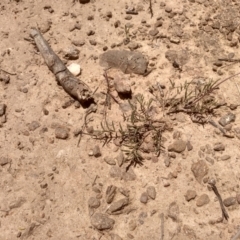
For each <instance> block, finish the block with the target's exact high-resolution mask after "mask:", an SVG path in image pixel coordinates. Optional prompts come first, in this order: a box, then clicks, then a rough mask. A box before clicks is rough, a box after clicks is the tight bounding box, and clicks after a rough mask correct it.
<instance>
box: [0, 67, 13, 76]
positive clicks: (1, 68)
mask: <svg viewBox="0 0 240 240" xmlns="http://www.w3.org/2000/svg"><path fill="white" fill-rule="evenodd" d="M0 70H1V71H2V72H5V73H7V74H9V75H12V76H13V75H17V74H16V73H11V72H8V71H6V70H4V69H2V68H0Z"/></svg>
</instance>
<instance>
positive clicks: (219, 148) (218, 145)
mask: <svg viewBox="0 0 240 240" xmlns="http://www.w3.org/2000/svg"><path fill="white" fill-rule="evenodd" d="M213 149H214V151H224V150H225V146H224V145H223V143H221V142H220V143H215V144H214V146H213Z"/></svg>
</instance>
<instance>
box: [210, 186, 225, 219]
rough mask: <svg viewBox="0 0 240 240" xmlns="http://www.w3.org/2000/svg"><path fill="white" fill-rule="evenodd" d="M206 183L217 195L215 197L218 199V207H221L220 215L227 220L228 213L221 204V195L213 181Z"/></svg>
mask: <svg viewBox="0 0 240 240" xmlns="http://www.w3.org/2000/svg"><path fill="white" fill-rule="evenodd" d="M208 184H209V185H210V186H211V188H212V190H213V192H214V193H215V194H216V196H217V198H218V201H219V203H220V207H221V210H222V217H223V218H225V219H226V220H228V218H229V215H228V213H227V211H226V209H225V207H224V205H223V201H222V197H221V195H220V194H219V192H218V190H217V187H216V185H215V183H213V182H209V183H208Z"/></svg>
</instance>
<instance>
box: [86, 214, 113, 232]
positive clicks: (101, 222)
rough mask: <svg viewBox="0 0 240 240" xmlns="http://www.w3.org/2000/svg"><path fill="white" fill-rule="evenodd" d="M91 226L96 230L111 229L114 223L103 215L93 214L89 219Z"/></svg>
mask: <svg viewBox="0 0 240 240" xmlns="http://www.w3.org/2000/svg"><path fill="white" fill-rule="evenodd" d="M91 223H92V225H93V226H94V227H95V228H96V229H98V230H100V231H101V230H106V229H112V228H113V226H114V224H115V221H114V220H113V219H112V218H109V217H108V215H106V214H103V213H95V214H94V215H93V216H92V218H91Z"/></svg>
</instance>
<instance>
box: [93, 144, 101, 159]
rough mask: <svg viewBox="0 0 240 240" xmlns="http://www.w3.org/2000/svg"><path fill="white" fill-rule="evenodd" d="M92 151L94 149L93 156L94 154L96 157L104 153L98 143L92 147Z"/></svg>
mask: <svg viewBox="0 0 240 240" xmlns="http://www.w3.org/2000/svg"><path fill="white" fill-rule="evenodd" d="M92 151H93V156H94V157H96V158H98V157H100V156H102V153H101V151H100V147H99V146H98V145H96V146H95V147H94V148H93V149H92Z"/></svg>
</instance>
